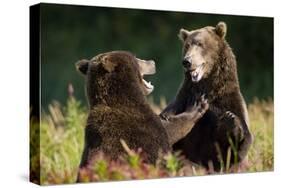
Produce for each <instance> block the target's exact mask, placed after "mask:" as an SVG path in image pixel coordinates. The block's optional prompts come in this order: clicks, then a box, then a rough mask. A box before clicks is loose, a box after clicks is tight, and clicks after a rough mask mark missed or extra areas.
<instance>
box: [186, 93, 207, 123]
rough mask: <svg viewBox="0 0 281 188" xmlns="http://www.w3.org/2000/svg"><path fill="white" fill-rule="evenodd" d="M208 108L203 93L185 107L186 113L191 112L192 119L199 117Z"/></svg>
mask: <svg viewBox="0 0 281 188" xmlns="http://www.w3.org/2000/svg"><path fill="white" fill-rule="evenodd" d="M208 108H209V103H208V99H206V98H205V95H202V96H200V97H199V98H198V99H197V100H195V102H194V104H193V105H192V106H188V107H187V108H186V112H187V113H193V114H194V119H196V120H197V119H199V118H201V117H202V116H203V115H204V114H205V112H206V111H207V110H208Z"/></svg>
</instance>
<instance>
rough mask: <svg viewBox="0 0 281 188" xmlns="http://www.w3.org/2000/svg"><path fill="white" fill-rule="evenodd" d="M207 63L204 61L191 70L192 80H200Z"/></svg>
mask: <svg viewBox="0 0 281 188" xmlns="http://www.w3.org/2000/svg"><path fill="white" fill-rule="evenodd" d="M204 65H205V63H202V64H201V65H199V66H197V67H196V68H195V69H192V70H190V71H189V73H190V76H191V80H192V81H193V82H199V81H200V79H201V77H202V75H203V74H202V72H203V68H204Z"/></svg>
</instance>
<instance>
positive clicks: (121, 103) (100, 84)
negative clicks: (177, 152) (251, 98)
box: [77, 51, 208, 181]
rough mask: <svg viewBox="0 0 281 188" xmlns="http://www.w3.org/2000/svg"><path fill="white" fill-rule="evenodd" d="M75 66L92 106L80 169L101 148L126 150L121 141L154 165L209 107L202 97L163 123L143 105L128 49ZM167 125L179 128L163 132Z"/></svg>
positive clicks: (108, 153) (113, 155)
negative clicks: (83, 79) (139, 149)
mask: <svg viewBox="0 0 281 188" xmlns="http://www.w3.org/2000/svg"><path fill="white" fill-rule="evenodd" d="M87 61H88V63H87ZM77 69H78V70H79V71H80V72H81V73H82V74H83V75H85V76H86V87H87V88H86V90H87V98H88V101H89V106H90V111H89V115H88V119H87V125H86V128H85V146H84V151H83V154H82V159H81V163H80V168H83V167H85V166H87V165H88V164H89V162H90V161H91V159H92V158H93V155H95V154H96V153H97V152H99V151H102V152H103V153H104V154H105V155H106V156H108V157H110V158H111V159H113V160H114V159H117V158H118V157H119V156H120V155H121V154H122V153H125V150H124V148H123V147H122V145H121V143H120V140H121V139H122V140H124V141H125V142H126V144H127V145H128V147H129V148H130V149H133V150H137V149H138V148H141V149H142V151H143V152H144V154H145V156H146V161H147V162H150V163H154V162H155V161H156V159H157V158H158V154H159V152H160V151H162V152H167V151H169V150H171V149H172V144H173V143H174V142H176V141H178V140H179V139H180V138H183V137H184V136H185V135H186V134H187V133H188V132H189V131H190V130H191V128H192V127H193V125H194V124H195V122H196V121H197V120H198V119H199V118H201V117H202V115H203V114H204V112H205V111H206V109H207V107H208V106H207V103H206V102H204V100H201V102H200V103H198V105H193V106H192V108H191V109H190V113H189V112H188V113H183V114H181V115H179V116H173V117H171V118H170V119H168V120H162V121H161V120H160V118H159V117H158V116H157V115H156V114H155V113H154V112H153V111H152V109H151V108H150V106H149V104H148V103H147V100H146V98H145V96H144V94H143V92H142V90H141V83H142V77H141V75H140V72H139V67H138V64H137V60H136V58H135V57H134V56H133V55H132V54H131V53H129V52H123V51H114V52H108V53H104V54H100V55H98V56H96V57H94V58H93V59H92V60H81V61H80V62H79V63H78V64H77ZM170 122H172V123H170ZM171 126H173V127H177V131H171V133H167V130H170V127H171ZM78 181H79V175H78Z"/></svg>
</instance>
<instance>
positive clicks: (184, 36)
mask: <svg viewBox="0 0 281 188" xmlns="http://www.w3.org/2000/svg"><path fill="white" fill-rule="evenodd" d="M188 35H189V31H187V30H185V29H180V32H179V34H178V37H179V39H180V40H181V41H182V42H184V41H185V40H186V39H187V37H188Z"/></svg>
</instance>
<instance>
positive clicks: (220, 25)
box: [215, 22, 227, 39]
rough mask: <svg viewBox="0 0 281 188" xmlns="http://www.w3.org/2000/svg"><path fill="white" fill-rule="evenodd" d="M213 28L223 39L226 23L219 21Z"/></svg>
mask: <svg viewBox="0 0 281 188" xmlns="http://www.w3.org/2000/svg"><path fill="white" fill-rule="evenodd" d="M215 30H216V33H217V35H218V36H220V37H221V38H222V39H223V38H224V37H225V35H226V30H227V27H226V24H225V23H224V22H219V23H218V24H217V26H216V29H215Z"/></svg>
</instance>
